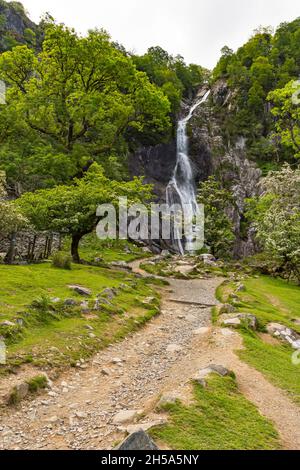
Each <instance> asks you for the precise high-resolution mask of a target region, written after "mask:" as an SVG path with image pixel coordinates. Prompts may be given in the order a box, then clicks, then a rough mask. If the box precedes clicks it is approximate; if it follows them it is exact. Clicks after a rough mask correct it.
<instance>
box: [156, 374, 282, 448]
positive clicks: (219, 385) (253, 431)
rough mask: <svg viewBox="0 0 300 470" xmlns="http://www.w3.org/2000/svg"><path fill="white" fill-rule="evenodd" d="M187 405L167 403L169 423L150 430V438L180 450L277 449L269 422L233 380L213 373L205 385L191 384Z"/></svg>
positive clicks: (276, 442) (274, 432)
mask: <svg viewBox="0 0 300 470" xmlns="http://www.w3.org/2000/svg"><path fill="white" fill-rule="evenodd" d="M193 398H194V400H193V403H192V404H191V405H189V406H185V405H183V404H181V403H180V402H177V403H176V404H169V405H168V406H167V408H166V411H167V412H168V414H169V424H167V425H165V426H162V427H158V428H155V429H153V430H152V431H151V434H152V436H153V438H154V439H156V440H157V441H158V442H162V443H164V444H165V445H167V446H168V447H169V448H171V449H180V450H195V449H197V450H231V449H232V450H236V449H241V450H258V449H279V448H280V441H279V438H278V434H277V432H276V430H275V429H274V427H273V425H272V424H271V423H270V422H269V421H268V420H267V419H266V418H264V417H263V416H261V414H260V413H259V412H258V410H257V409H256V407H255V406H254V405H252V403H250V402H249V401H248V400H247V399H246V398H245V397H244V396H243V395H242V394H241V393H240V392H239V390H238V387H237V384H236V382H235V379H234V378H232V377H225V378H223V377H219V376H217V375H215V374H213V375H211V376H210V377H209V379H208V386H207V388H203V387H202V386H200V385H198V384H195V385H194V397H193Z"/></svg>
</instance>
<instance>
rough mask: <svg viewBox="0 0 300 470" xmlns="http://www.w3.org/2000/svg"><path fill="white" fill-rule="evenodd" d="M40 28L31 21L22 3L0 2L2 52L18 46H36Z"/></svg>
mask: <svg viewBox="0 0 300 470" xmlns="http://www.w3.org/2000/svg"><path fill="white" fill-rule="evenodd" d="M36 35H38V27H37V25H36V24H35V23H33V21H31V20H30V19H29V18H28V16H27V14H26V12H25V9H24V7H23V5H22V3H20V2H10V3H7V2H5V1H3V0H0V52H3V51H6V50H9V49H11V48H12V47H13V46H15V45H16V44H28V45H30V46H36V45H37V42H39V41H38V39H39V38H37V37H36Z"/></svg>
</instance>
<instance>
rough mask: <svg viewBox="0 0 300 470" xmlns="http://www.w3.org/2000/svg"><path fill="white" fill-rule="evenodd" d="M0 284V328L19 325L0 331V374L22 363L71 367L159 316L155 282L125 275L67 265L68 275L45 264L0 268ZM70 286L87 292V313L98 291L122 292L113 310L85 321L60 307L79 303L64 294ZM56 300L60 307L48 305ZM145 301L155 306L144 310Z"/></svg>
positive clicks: (105, 308) (75, 309)
mask: <svg viewBox="0 0 300 470" xmlns="http://www.w3.org/2000/svg"><path fill="white" fill-rule="evenodd" d="M0 279H1V283H0V323H1V322H2V321H4V320H9V321H11V322H13V323H15V324H16V322H17V320H18V319H19V320H20V319H21V320H22V322H23V325H21V326H15V327H8V328H7V327H1V329H0V334H4V336H5V342H6V345H7V358H8V362H7V365H6V366H0V373H1V371H2V372H7V371H10V370H12V369H13V368H14V367H15V366H18V365H21V364H23V363H33V364H34V365H36V366H46V365H47V366H52V367H64V366H69V365H75V364H76V362H77V361H78V360H80V359H86V358H88V357H90V356H91V355H92V354H94V353H95V352H96V351H98V350H99V349H101V348H103V347H105V346H106V345H108V344H109V343H111V342H112V341H116V340H119V339H121V338H124V337H125V336H126V335H127V334H128V333H129V332H131V331H134V330H135V329H137V328H138V327H140V326H141V325H143V324H144V323H145V322H146V321H147V320H149V319H150V318H152V317H153V316H154V315H156V314H157V313H158V312H159V308H158V304H159V301H158V298H159V295H158V294H157V293H156V292H155V290H154V288H153V285H152V284H153V282H154V281H153V280H149V279H137V278H135V276H134V275H133V274H130V273H127V272H121V271H116V270H111V269H105V268H100V267H94V266H85V265H72V270H63V269H59V268H55V267H53V266H52V265H51V263H50V262H45V263H41V264H34V265H28V266H6V265H0ZM156 282H158V281H156ZM69 284H79V285H82V286H84V287H88V288H90V289H91V291H92V296H91V300H89V306H90V307H91V308H92V306H93V304H94V301H95V296H96V295H97V294H99V293H101V291H102V290H103V289H105V288H106V287H117V288H118V287H119V288H120V286H121V284H123V286H121V289H120V291H119V293H118V295H117V296H116V297H115V298H114V299H113V300H112V306H103V308H102V309H101V310H100V311H93V310H91V314H92V317H91V318H89V317H87V316H86V315H84V314H83V313H82V311H81V310H80V308H79V307H65V306H64V305H63V301H64V300H65V299H66V298H74V299H75V300H77V301H78V302H80V301H82V300H84V299H83V297H81V296H79V295H78V294H76V293H74V292H73V291H72V290H70V289H69V288H68V285H69ZM124 286H125V287H124ZM56 297H57V298H59V299H61V302H58V303H54V304H53V303H51V301H50V299H51V298H56ZM145 297H155V298H156V299H157V300H156V301H155V302H153V304H150V305H144V304H143V302H142V301H143V299H144V298H145ZM33 304H35V305H36V306H35V308H34V307H33ZM87 325H89V326H90V327H92V330H91V329H88V328H87Z"/></svg>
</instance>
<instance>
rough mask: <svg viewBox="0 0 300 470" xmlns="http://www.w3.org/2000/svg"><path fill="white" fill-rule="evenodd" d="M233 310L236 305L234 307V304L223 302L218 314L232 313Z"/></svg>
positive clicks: (234, 310)
mask: <svg viewBox="0 0 300 470" xmlns="http://www.w3.org/2000/svg"><path fill="white" fill-rule="evenodd" d="M234 312H236V307H234V305H231V304H223V305H221V306H220V310H219V313H220V315H222V314H224V313H234Z"/></svg>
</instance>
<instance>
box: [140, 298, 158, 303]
mask: <svg viewBox="0 0 300 470" xmlns="http://www.w3.org/2000/svg"><path fill="white" fill-rule="evenodd" d="M155 301H156V299H155V297H146V298H145V299H144V300H143V301H142V303H143V304H144V305H151V304H153V303H154V302H155Z"/></svg>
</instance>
